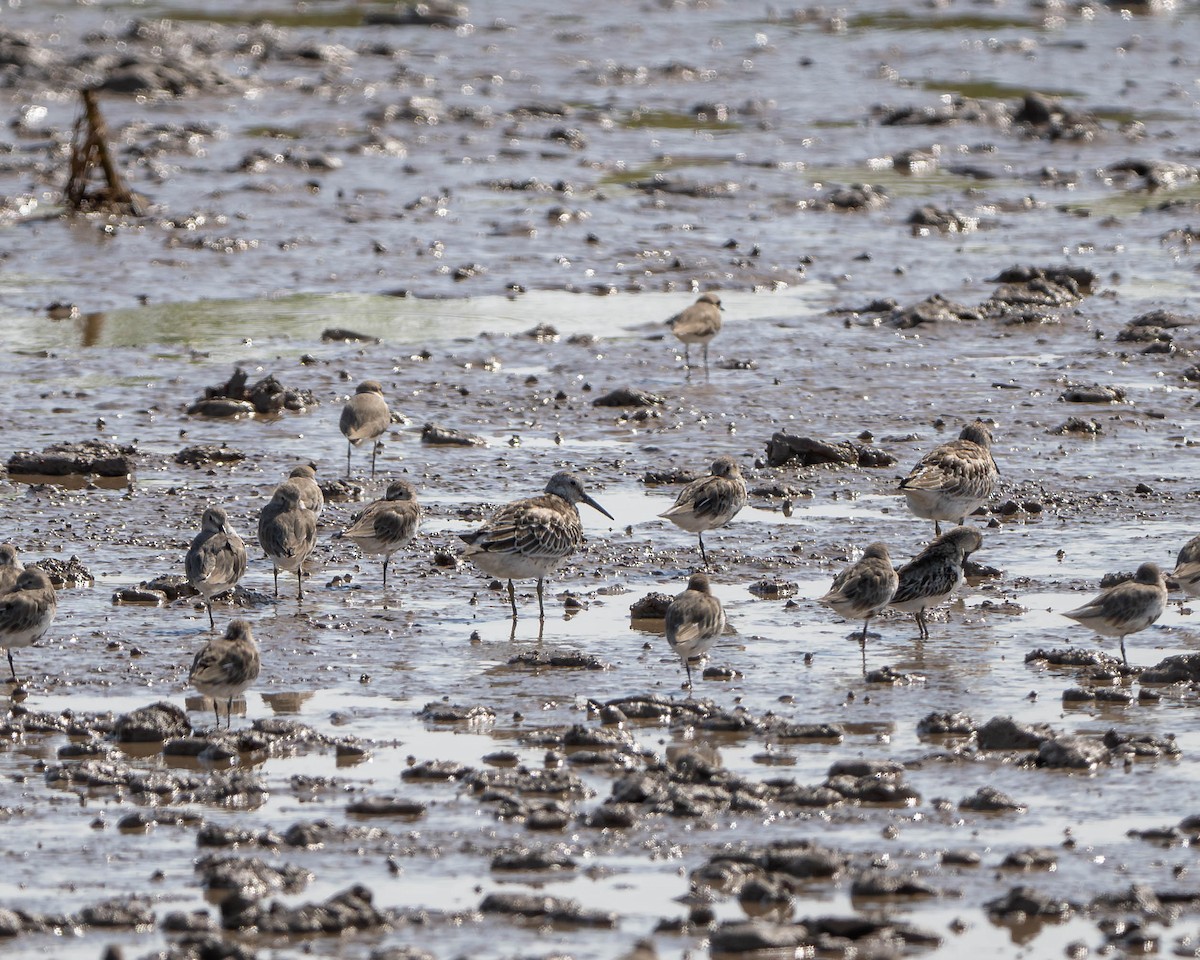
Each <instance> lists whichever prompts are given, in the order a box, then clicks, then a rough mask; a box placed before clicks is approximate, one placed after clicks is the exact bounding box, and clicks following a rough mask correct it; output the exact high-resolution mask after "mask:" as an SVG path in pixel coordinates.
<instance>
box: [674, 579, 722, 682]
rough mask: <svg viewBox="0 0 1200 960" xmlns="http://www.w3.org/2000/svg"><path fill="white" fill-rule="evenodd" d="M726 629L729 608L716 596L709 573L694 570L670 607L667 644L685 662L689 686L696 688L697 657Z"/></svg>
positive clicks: (704, 652)
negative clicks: (710, 584) (693, 669)
mask: <svg viewBox="0 0 1200 960" xmlns="http://www.w3.org/2000/svg"><path fill="white" fill-rule="evenodd" d="M724 629H725V611H724V609H722V607H721V601H720V600H718V599H717V598H716V597H714V596H713V595H712V590H711V589H710V587H709V583H708V576H707V575H706V574H703V573H693V574H692V576H691V578H690V579H689V580H688V585H687V589H686V590H684V591H683V593H681V594H679V596H677V597H676V598H675V599H674V600H672V601H671V605H670V606H669V607H667V643H669V644H670V645H671V649H672V650H674V651H675V653H677V654H678V655H679V659H680V660H682V661H683V668H684V669H685V670H686V671H687V683H688V689H689V690H690V689H691V688H692V663H691V661H692V660H693V659H696V658H699V657H702V656H704V654H706V653H707V652H708V651H709V650H711V649H712V647H713V645H714V644H715V643H716V642H717V638H718V637H720V636H721V631H722V630H724Z"/></svg>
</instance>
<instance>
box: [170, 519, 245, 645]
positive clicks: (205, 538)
mask: <svg viewBox="0 0 1200 960" xmlns="http://www.w3.org/2000/svg"><path fill="white" fill-rule="evenodd" d="M183 569H184V571H185V572H186V573H187V578H188V583H190V584H191V585H192V586H193V587H195V588H196V589H197V590H199V591H200V594H201V596H203V597H204V606H205V607H207V608H208V627H209V629H210V630H211V629H213V628H214V627H216V623H215V622H214V621H213V612H212V602H213V597H215V596H217V594H220V593H224V592H225V591H226V590H232V589H233V588H234V587H236V586H237V584H238V581H239V580H241V579H242V574H243V573H245V572H246V544H245V543H243V542H242V538H241V537H239V536H238V535H237V533H236V532H235V531H234V529H233V527H231V526H230V525H229V516H228V514H226V513H225V511H224V509H223V508H221V507H209V508H208V509H207V510H205V511H204V516H203V517H202V518H201V520H200V532H199V533H198V534H196V539H194V540H193V541H192V545H191V546H190V547H189V548H188V552H187V557H186V558H184V561H183Z"/></svg>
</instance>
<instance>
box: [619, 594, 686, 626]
mask: <svg viewBox="0 0 1200 960" xmlns="http://www.w3.org/2000/svg"><path fill="white" fill-rule="evenodd" d="M674 599H675V598H674V597H668V596H667V595H666V594H665V593H648V594H646V596H644V597H642V599H641V600H637V601H635V602H634V603H632V604H630V605H629V617H630V619H631V620H665V619H666V617H667V607H669V606H670V605H671V601H672V600H674Z"/></svg>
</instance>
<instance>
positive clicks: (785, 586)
mask: <svg viewBox="0 0 1200 960" xmlns="http://www.w3.org/2000/svg"><path fill="white" fill-rule="evenodd" d="M746 589H748V590H749V591H750V592H751V593H752V594H754V595H755V596H756V597H761V598H762V599H763V600H785V599H787V598H788V597H792V596H795V595H796V594H797V593H799V592H800V587H799V586H798V585H797V584H794V583H790V582H789V581H787V580H780V579H779V578H778V577H775V578H772V579H764V580H756V581H755V582H754V583H752V584H750V586H749V587H747V588H746Z"/></svg>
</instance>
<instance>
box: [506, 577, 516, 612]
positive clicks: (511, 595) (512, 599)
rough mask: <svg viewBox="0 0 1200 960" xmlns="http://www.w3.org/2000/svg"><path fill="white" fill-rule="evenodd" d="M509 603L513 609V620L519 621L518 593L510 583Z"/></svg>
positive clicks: (509, 582) (510, 582)
mask: <svg viewBox="0 0 1200 960" xmlns="http://www.w3.org/2000/svg"><path fill="white" fill-rule="evenodd" d="M508 602H509V605H510V606H511V607H512V612H513V619H514V620H516V619H517V591H516V590H514V589H513V582H512V581H511V580H509V581H508Z"/></svg>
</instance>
